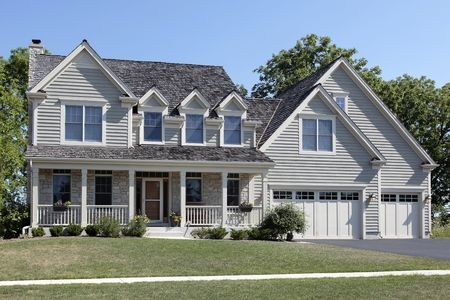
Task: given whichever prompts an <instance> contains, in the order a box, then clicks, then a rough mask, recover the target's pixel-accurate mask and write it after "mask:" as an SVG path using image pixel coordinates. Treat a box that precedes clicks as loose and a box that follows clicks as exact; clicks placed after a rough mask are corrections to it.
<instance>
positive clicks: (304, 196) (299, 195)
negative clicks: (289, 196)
mask: <svg viewBox="0 0 450 300" xmlns="http://www.w3.org/2000/svg"><path fill="white" fill-rule="evenodd" d="M295 199H297V200H314V192H295Z"/></svg>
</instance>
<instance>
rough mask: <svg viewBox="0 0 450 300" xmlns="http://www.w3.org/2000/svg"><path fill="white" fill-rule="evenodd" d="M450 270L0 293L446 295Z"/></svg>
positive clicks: (5, 293) (3, 291)
mask: <svg viewBox="0 0 450 300" xmlns="http://www.w3.org/2000/svg"><path fill="white" fill-rule="evenodd" d="M449 282H450V276H433V277H421V276H411V277H381V278H351V279H320V280H319V279H306V280H263V281H240V282H238V281H222V282H166V283H136V284H101V285H64V286H29V287H8V288H0V298H3V299H14V298H19V299H24V298H26V299H33V298H36V299H43V298H50V299H54V298H61V299H80V298H82V299H86V298H87V299H143V298H145V299H300V298H308V299H312V298H314V299H317V298H319V299H355V298H356V299H387V298H389V299H408V300H410V299H448V296H449V295H450V284H449Z"/></svg>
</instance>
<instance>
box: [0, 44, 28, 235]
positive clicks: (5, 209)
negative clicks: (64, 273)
mask: <svg viewBox="0 0 450 300" xmlns="http://www.w3.org/2000/svg"><path fill="white" fill-rule="evenodd" d="M27 71H28V51H27V49H25V48H18V49H15V50H12V51H11V56H10V58H9V59H8V60H5V59H3V58H2V57H0V165H1V168H0V189H1V190H0V236H4V237H7V238H9V237H14V236H17V235H18V233H19V232H20V231H19V230H20V228H21V227H22V225H24V223H26V222H27V217H28V210H27V206H26V203H25V199H24V195H25V193H26V190H25V186H26V184H25V183H26V169H25V148H26V138H27V120H28V119H27V101H26V97H25V91H26V87H27V78H28V77H27V76H28V75H27Z"/></svg>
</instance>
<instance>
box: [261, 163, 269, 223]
mask: <svg viewBox="0 0 450 300" xmlns="http://www.w3.org/2000/svg"><path fill="white" fill-rule="evenodd" d="M261 181H262V195H261V200H262V203H261V206H262V214H263V217H264V215H265V214H266V209H267V208H268V207H269V199H268V197H267V190H268V183H267V173H265V172H264V173H261Z"/></svg>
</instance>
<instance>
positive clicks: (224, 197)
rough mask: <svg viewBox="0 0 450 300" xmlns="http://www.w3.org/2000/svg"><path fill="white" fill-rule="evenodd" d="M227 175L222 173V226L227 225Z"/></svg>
mask: <svg viewBox="0 0 450 300" xmlns="http://www.w3.org/2000/svg"><path fill="white" fill-rule="evenodd" d="M227 183H228V173H227V172H222V226H225V225H226V223H227V216H228V214H227V198H228V197H227V193H228V189H227V187H228V184H227Z"/></svg>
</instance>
